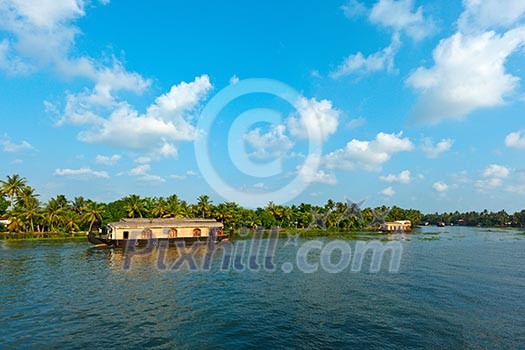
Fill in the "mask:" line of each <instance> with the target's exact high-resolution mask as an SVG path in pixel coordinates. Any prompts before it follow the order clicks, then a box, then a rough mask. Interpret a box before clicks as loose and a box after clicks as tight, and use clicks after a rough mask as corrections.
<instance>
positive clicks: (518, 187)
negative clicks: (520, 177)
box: [505, 185, 525, 195]
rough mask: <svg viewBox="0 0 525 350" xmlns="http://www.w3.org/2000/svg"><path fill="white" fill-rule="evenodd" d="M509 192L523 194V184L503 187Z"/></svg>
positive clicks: (524, 192) (524, 186) (524, 189)
mask: <svg viewBox="0 0 525 350" xmlns="http://www.w3.org/2000/svg"><path fill="white" fill-rule="evenodd" d="M505 191H507V192H509V193H514V194H519V195H525V185H509V186H507V187H506V188H505Z"/></svg>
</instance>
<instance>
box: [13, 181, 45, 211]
mask: <svg viewBox="0 0 525 350" xmlns="http://www.w3.org/2000/svg"><path fill="white" fill-rule="evenodd" d="M39 196H40V195H39V194H37V193H36V192H35V189H34V188H33V187H31V186H24V187H23V188H22V189H21V191H20V194H19V195H18V197H17V200H16V204H19V205H21V206H27V205H28V204H29V203H30V202H33V201H35V200H37V201H38V197H39Z"/></svg>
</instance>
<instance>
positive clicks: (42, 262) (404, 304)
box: [0, 227, 525, 349]
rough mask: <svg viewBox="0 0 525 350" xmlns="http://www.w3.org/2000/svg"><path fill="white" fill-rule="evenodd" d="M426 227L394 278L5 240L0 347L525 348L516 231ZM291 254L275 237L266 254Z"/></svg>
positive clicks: (524, 285)
mask: <svg viewBox="0 0 525 350" xmlns="http://www.w3.org/2000/svg"><path fill="white" fill-rule="evenodd" d="M423 230H426V231H436V232H441V233H440V234H439V235H428V234H413V235H411V236H410V237H407V238H409V239H406V240H403V241H402V244H403V259H402V263H401V268H400V271H399V273H389V272H388V271H387V270H386V269H384V268H383V269H382V270H381V271H380V272H379V273H376V274H374V273H370V272H369V271H368V270H366V271H362V272H359V273H355V272H351V271H349V270H345V271H344V272H342V273H339V274H330V273H327V272H325V271H322V270H320V271H318V272H315V273H312V274H304V273H302V272H300V271H298V270H297V269H294V271H292V272H291V273H288V274H286V273H284V272H283V271H282V270H281V269H277V271H275V272H262V271H261V272H250V271H246V272H235V271H226V272H223V271H219V270H218V269H213V270H212V271H210V272H191V271H187V270H183V271H178V272H161V271H158V270H157V269H156V267H155V259H154V258H148V257H144V258H141V259H137V261H134V265H133V268H132V269H131V271H129V272H124V271H122V261H123V253H122V251H118V250H111V249H104V250H100V249H92V248H89V247H88V244H87V243H84V242H62V243H57V242H54V243H53V242H23V243H14V242H10V243H3V244H2V245H1V246H0V319H1V324H0V341H1V342H2V345H1V347H2V348H3V349H10V348H76V349H84V348H104V347H117V348H124V347H125V348H144V347H150V348H155V349H174V348H181V349H189V348H214V349H231V348H238V347H242V348H292V347H293V348H307V349H318V348H362V349H365V348H375V349H377V348H386V349H408V348H413V349H417V348H420V349H440V348H443V349H512V348H524V347H525V327H524V326H525V322H524V321H525V313H524V312H525V272H524V263H525V235H523V234H521V232H522V231H512V230H492V232H489V231H487V230H484V229H473V228H462V227H454V228H450V227H447V228H445V229H437V228H425V229H423ZM429 238H430V239H429ZM322 240H323V241H324V243H326V242H328V241H329V239H326V238H323V239H322ZM303 242H304V241H303ZM300 243H301V242H300ZM349 243H350V244H351V245H352V244H353V242H351V241H350V242H349ZM296 252H297V248H294V247H290V246H286V247H285V246H284V242H280V243H279V245H278V249H277V255H276V259H275V261H276V262H277V264H278V266H280V265H279V264H281V263H282V262H285V261H292V262H293V261H294V259H295V254H296ZM314 258H315V257H314Z"/></svg>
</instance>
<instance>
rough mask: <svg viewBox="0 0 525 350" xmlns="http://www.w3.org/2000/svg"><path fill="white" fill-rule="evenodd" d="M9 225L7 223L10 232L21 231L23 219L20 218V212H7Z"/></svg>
mask: <svg viewBox="0 0 525 350" xmlns="http://www.w3.org/2000/svg"><path fill="white" fill-rule="evenodd" d="M8 215H9V225H7V229H8V230H9V231H10V232H22V230H23V229H24V226H25V225H24V220H22V217H21V216H20V213H16V212H14V211H11V212H9V214H8Z"/></svg>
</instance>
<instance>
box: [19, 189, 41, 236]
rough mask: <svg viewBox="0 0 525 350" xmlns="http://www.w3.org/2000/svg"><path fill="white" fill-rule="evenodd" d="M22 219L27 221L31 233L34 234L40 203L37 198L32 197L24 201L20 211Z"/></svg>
mask: <svg viewBox="0 0 525 350" xmlns="http://www.w3.org/2000/svg"><path fill="white" fill-rule="evenodd" d="M21 211H22V217H23V218H24V219H25V220H28V221H29V226H30V227H31V232H35V223H34V222H35V219H37V218H39V217H40V202H39V201H38V199H37V198H35V197H32V198H28V199H26V200H25V201H24V206H23V207H22V209H21Z"/></svg>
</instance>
